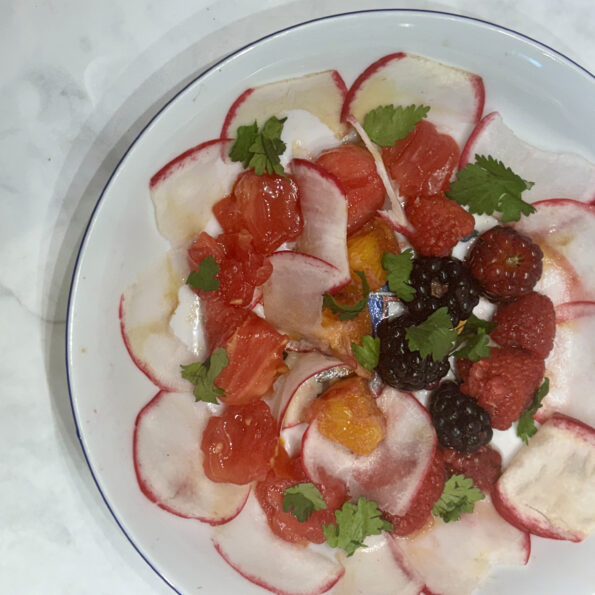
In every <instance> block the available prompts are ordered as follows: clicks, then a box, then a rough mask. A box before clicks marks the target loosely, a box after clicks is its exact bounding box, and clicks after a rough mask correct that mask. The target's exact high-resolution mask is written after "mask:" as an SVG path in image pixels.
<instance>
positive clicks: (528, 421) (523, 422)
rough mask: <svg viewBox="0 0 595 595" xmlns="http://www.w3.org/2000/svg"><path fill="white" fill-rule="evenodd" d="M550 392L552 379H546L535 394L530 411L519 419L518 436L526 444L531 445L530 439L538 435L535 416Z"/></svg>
mask: <svg viewBox="0 0 595 595" xmlns="http://www.w3.org/2000/svg"><path fill="white" fill-rule="evenodd" d="M549 390H550V379H549V378H545V379H544V380H543V384H542V385H541V386H540V387H539V388H538V389H537V392H536V393H535V397H534V398H533V402H532V403H531V405H530V407H529V409H527V410H526V411H523V413H522V415H521V417H520V418H519V423H518V425H517V427H516V434H517V436H518V437H519V438H520V439H521V440H522V441H523V442H524V443H525V444H529V438H531V436H534V435H535V434H536V433H537V428H536V427H535V421H534V420H533V416H534V415H535V414H536V413H537V410H538V409H539V408H540V407H541V402H542V401H543V399H544V397H545V396H546V395H547V394H548V392H549Z"/></svg>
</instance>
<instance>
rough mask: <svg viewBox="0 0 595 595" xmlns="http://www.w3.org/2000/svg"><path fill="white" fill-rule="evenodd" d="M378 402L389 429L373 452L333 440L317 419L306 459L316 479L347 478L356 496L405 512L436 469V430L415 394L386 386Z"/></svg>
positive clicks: (391, 510)
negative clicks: (352, 448)
mask: <svg viewBox="0 0 595 595" xmlns="http://www.w3.org/2000/svg"><path fill="white" fill-rule="evenodd" d="M376 403H377V405H378V407H379V408H380V410H381V411H382V412H383V414H384V416H385V418H386V430H387V434H386V436H385V438H384V440H382V441H381V442H380V443H379V444H378V446H377V447H376V449H375V450H374V451H373V452H372V454H371V455H369V456H361V455H356V454H354V453H352V452H351V451H350V450H348V449H347V448H345V447H344V446H343V445H341V444H338V443H337V442H334V441H332V440H329V439H328V438H326V437H325V436H323V435H322V434H321V433H320V431H319V430H318V424H317V422H316V420H314V422H312V424H310V427H309V428H308V430H307V431H306V434H305V435H304V439H303V442H302V464H303V466H304V469H305V471H306V473H307V474H308V476H309V477H310V479H311V480H312V481H313V482H314V483H324V476H329V475H330V476H331V477H335V478H337V479H340V480H342V481H343V482H345V484H346V486H347V489H348V491H349V493H350V494H351V496H352V498H354V499H357V498H359V497H360V496H366V497H367V498H368V499H369V500H374V501H375V502H377V503H378V507H379V508H380V509H381V510H384V511H385V512H389V513H391V514H395V515H399V516H402V515H404V514H405V513H406V512H407V511H408V510H409V507H410V506H411V504H412V503H413V501H414V500H415V498H416V496H417V494H418V491H419V489H420V487H421V484H422V483H423V481H424V478H425V476H426V475H427V473H428V472H429V470H430V468H431V464H432V458H433V456H434V451H435V450H436V433H435V431H434V426H433V425H432V421H431V419H430V416H429V414H428V412H427V411H426V409H425V408H424V407H423V406H422V405H421V404H420V403H419V401H418V400H417V399H416V398H415V397H414V396H413V395H411V394H409V393H402V392H400V391H398V390H397V389H394V388H391V387H385V388H384V389H383V390H382V392H381V393H380V396H379V397H378V398H377V400H376Z"/></svg>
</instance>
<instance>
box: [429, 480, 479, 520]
mask: <svg viewBox="0 0 595 595" xmlns="http://www.w3.org/2000/svg"><path fill="white" fill-rule="evenodd" d="M484 498H485V496H484V494H483V492H482V491H481V490H480V489H478V488H476V487H474V485H473V480H472V479H470V478H468V477H465V476H464V475H453V476H451V477H450V478H449V480H448V481H447V482H446V483H445V484H444V490H443V491H442V495H441V496H440V498H439V500H438V501H437V502H436V504H434V507H433V508H432V514H433V515H434V516H439V517H441V518H442V520H443V521H444V522H445V523H449V522H451V521H458V520H459V519H460V518H461V514H463V513H465V512H473V508H474V505H475V502H478V501H479V500H483V499H484Z"/></svg>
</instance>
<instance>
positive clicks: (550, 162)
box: [460, 112, 595, 202]
mask: <svg viewBox="0 0 595 595" xmlns="http://www.w3.org/2000/svg"><path fill="white" fill-rule="evenodd" d="M475 155H491V156H492V157H495V158H496V159H499V160H500V161H502V162H503V163H504V164H505V165H507V166H508V167H511V168H512V169H513V170H514V171H515V173H517V174H518V175H519V176H521V178H523V179H525V180H528V181H530V182H534V183H535V185H534V186H533V188H531V189H530V190H527V191H525V192H523V200H525V201H527V202H536V201H538V200H544V199H546V198H554V197H557V196H564V197H566V198H572V199H574V200H578V201H581V202H592V201H594V200H595V163H590V162H589V161H587V160H586V159H585V158H584V157H581V156H580V155H576V154H574V153H559V152H553V151H544V150H542V149H538V148H537V147H534V146H532V145H530V144H529V143H526V142H525V141H523V140H521V139H520V138H518V137H517V136H516V135H515V134H514V133H513V132H512V130H511V129H510V128H508V126H506V124H504V121H503V120H502V116H500V114H499V113H498V112H492V113H491V114H488V115H487V116H485V117H484V118H483V119H482V120H481V122H480V123H479V124H478V125H477V127H476V128H475V130H474V131H473V133H472V134H471V136H470V137H469V140H468V141H467V144H466V145H465V148H464V149H463V152H462V154H461V160H460V167H464V166H465V165H467V163H469V162H470V161H474V160H475Z"/></svg>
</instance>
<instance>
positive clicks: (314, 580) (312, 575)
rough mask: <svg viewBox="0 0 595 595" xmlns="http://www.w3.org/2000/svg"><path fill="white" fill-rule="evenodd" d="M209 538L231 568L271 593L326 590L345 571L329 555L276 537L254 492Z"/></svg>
mask: <svg viewBox="0 0 595 595" xmlns="http://www.w3.org/2000/svg"><path fill="white" fill-rule="evenodd" d="M212 539H213V544H214V545H215V549H216V550H217V552H219V554H221V556H222V557H223V559H224V560H225V561H226V562H227V563H228V564H229V565H230V566H231V567H232V568H233V569H234V570H236V571H237V572H239V573H240V574H241V575H242V576H243V577H244V578H247V579H248V580H249V581H250V582H252V583H254V584H256V585H259V586H261V587H264V588H265V589H268V590H269V591H272V592H273V593H278V594H282V595H317V594H318V593H325V592H326V591H328V590H329V589H331V588H332V587H333V585H334V584H335V583H336V582H337V581H338V580H339V579H340V578H341V577H342V576H343V573H344V572H345V571H344V569H343V567H342V566H341V565H340V564H339V563H337V562H336V561H335V560H333V559H332V558H330V557H327V556H324V555H322V554H319V553H317V552H316V551H314V550H312V549H310V548H307V547H304V546H303V545H296V544H293V543H288V542H287V541H284V540H283V539H281V538H280V537H277V535H275V534H274V533H273V532H272V531H271V529H270V528H269V525H268V523H267V519H266V516H265V514H264V512H263V511H262V508H261V507H260V504H259V503H258V500H257V499H256V497H255V496H254V495H253V494H252V495H250V497H249V498H248V502H247V503H246V506H245V507H244V509H243V510H242V512H241V513H240V514H239V515H238V516H237V517H236V518H234V519H233V520H232V521H230V522H229V523H227V524H226V525H222V526H220V527H217V528H216V530H215V532H214V535H213V538H212Z"/></svg>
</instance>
